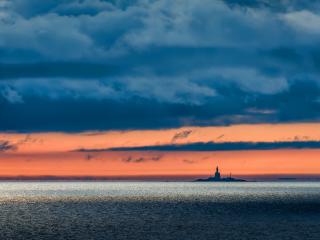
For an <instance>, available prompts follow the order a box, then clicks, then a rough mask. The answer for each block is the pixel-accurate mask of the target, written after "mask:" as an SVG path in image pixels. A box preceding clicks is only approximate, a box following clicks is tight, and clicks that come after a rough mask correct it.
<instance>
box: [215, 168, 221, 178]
mask: <svg viewBox="0 0 320 240" xmlns="http://www.w3.org/2000/svg"><path fill="white" fill-rule="evenodd" d="M220 178H221V176H220V172H219V167H218V166H217V167H216V172H215V174H214V179H215V180H220Z"/></svg>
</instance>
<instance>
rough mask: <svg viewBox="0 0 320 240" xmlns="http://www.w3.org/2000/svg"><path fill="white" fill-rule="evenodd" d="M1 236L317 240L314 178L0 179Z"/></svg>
mask: <svg viewBox="0 0 320 240" xmlns="http://www.w3.org/2000/svg"><path fill="white" fill-rule="evenodd" d="M0 239H1V240H7V239H8V240H9V239H13V240H19V239H23V240H25V239H46V240H51V239H53V240H58V239H81V240H82V239H83V240H90V239H101V240H102V239H106V240H113V239H115V240H117V239H121V240H122V239H123V240H124V239H126V240H127V239H139V240H140V239H142V240H143V239H146V240H152V239H159V240H166V239H172V240H180V239H181V240H188V239H195V240H214V239H218V240H220V239H221V240H231V239H235V240H241V239H246V240H254V239H274V240H286V239H288V240H289V239H290V240H295V239H297V240H308V239H310V240H311V239H312V240H319V239H320V183H319V182H243V183H231V182H230V183H222V182H220V183H219V182H211V183H210V182H80V181H78V182H63V181H52V182H36V181H34V182H31V181H29V182H13V181H10V182H0Z"/></svg>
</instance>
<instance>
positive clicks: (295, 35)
mask: <svg viewBox="0 0 320 240" xmlns="http://www.w3.org/2000/svg"><path fill="white" fill-rule="evenodd" d="M319 11H320V4H319V2H318V1H312V0H309V1H298V0H291V1H287V0H281V1H271V0H263V1H258V0H225V1H211V0H203V1H193V0H183V1H179V0H178V1H171V0H162V1H158V0H147V1H145V0H131V1H130V0H109V1H107V0H82V1H78V0H68V1H67V0H57V1H56V0H55V1H53V0H48V1H42V0H30V1H24V0H10V1H9V0H7V1H1V2H0V130H1V131H85V130H108V129H136V128H168V127H179V126H188V125H200V126H206V125H225V124H233V123H260V122H269V123H273V122H275V123H277V122H296V121H319V119H320V111H319V109H320V93H319V91H320V90H319V89H320V87H319V86H320V80H319V69H320V47H319V44H318V43H319V41H320V27H319V26H320V15H319Z"/></svg>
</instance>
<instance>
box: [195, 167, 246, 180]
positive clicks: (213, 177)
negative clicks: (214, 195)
mask: <svg viewBox="0 0 320 240" xmlns="http://www.w3.org/2000/svg"><path fill="white" fill-rule="evenodd" d="M196 182H246V180H243V179H238V178H233V177H231V174H230V176H229V177H226V178H222V177H221V174H220V172H219V167H218V166H217V167H216V172H215V174H214V176H212V177H209V178H205V179H197V180H196Z"/></svg>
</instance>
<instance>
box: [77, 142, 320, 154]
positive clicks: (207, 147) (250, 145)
mask: <svg viewBox="0 0 320 240" xmlns="http://www.w3.org/2000/svg"><path fill="white" fill-rule="evenodd" d="M319 148H320V142H319V141H294V142H221V143H220V142H219V143H217V142H207V143H203V142H196V143H189V144H169V145H157V146H142V147H119V148H110V149H79V150H77V151H79V152H104V151H241V150H275V149H319Z"/></svg>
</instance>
